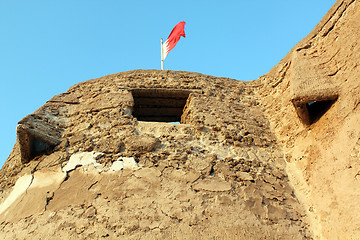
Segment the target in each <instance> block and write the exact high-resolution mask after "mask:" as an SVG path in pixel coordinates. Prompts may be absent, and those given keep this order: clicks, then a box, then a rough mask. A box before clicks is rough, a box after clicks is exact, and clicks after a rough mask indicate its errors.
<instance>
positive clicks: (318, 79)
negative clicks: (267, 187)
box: [256, 1, 360, 239]
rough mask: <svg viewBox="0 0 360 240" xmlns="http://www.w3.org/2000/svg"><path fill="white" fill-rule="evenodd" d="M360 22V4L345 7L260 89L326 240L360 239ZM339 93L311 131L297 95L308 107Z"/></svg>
mask: <svg viewBox="0 0 360 240" xmlns="http://www.w3.org/2000/svg"><path fill="white" fill-rule="evenodd" d="M358 19H360V2H359V1H337V2H336V4H335V5H334V6H333V7H332V8H331V9H330V11H329V12H328V13H327V14H326V16H325V17H324V18H323V20H322V21H321V22H320V23H319V24H318V25H317V26H316V28H315V29H314V31H313V32H311V33H310V34H309V36H307V37H306V38H305V39H304V40H302V41H301V42H300V43H299V44H297V45H296V46H295V47H294V48H293V49H292V50H291V51H290V53H289V54H288V55H287V56H286V57H285V58H284V59H283V60H282V61H281V62H280V63H279V64H278V65H277V66H276V67H274V68H273V69H272V70H271V71H270V72H269V73H268V74H266V75H264V76H263V77H261V78H260V79H259V81H257V82H256V85H257V86H258V90H256V92H257V93H259V94H260V96H261V103H260V105H261V106H262V108H263V109H264V110H265V114H266V115H267V116H268V119H269V121H270V126H271V127H270V128H271V129H273V130H274V133H275V136H276V137H277V139H278V143H279V144H280V145H281V146H282V147H283V151H284V153H285V159H286V166H287V167H286V168H287V173H288V174H289V177H290V179H291V182H292V184H293V186H294V188H295V193H296V195H297V196H298V197H299V199H300V202H302V204H303V205H304V207H305V209H306V210H307V214H308V216H309V217H310V221H311V226H312V230H313V231H314V234H315V237H316V238H319V239H359V238H360V231H359V228H358V226H359V224H360V218H359V215H358V214H357V213H358V212H359V210H360V209H359V206H360V196H359V194H358V190H357V189H359V187H360V182H359V171H360V165H359V148H358V145H359V138H360V132H359V123H360V119H359V116H360V115H359V104H358V103H359V99H360V97H359V96H360V92H359V90H360V88H359V86H360V81H359V79H360V70H359V59H360V55H359V53H360V51H359V50H360V48H359V47H360V42H359V39H360V36H359V30H360V22H359V21H358ZM299 56H300V57H299ZM294 59H295V61H294ZM300 59H301V60H300ZM299 66H300V67H299ZM300 69H304V71H299V70H300ZM305 69H306V70H305ZM308 82H310V83H311V86H310V85H308V84H307V83H308ZM294 86H300V87H302V88H303V89H302V90H301V91H300V90H298V88H297V87H294ZM307 88H310V89H311V90H309V91H304V90H306V89H307ZM333 94H336V95H337V97H336V98H335V101H334V102H332V103H331V105H329V106H327V107H325V109H318V113H319V115H318V116H317V118H316V121H314V122H312V123H311V124H310V123H306V122H305V123H304V121H302V119H301V115H300V116H299V115H298V112H297V111H296V108H295V106H294V104H293V102H292V100H293V99H294V96H295V95H296V97H298V98H299V100H300V101H302V100H303V103H306V102H307V101H314V100H319V101H320V100H323V99H326V97H327V96H331V95H333ZM323 110H324V111H323ZM315 114H316V112H315Z"/></svg>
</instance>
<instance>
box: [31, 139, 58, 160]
mask: <svg viewBox="0 0 360 240" xmlns="http://www.w3.org/2000/svg"><path fill="white" fill-rule="evenodd" d="M53 149H54V145H51V144H49V143H46V142H44V141H42V140H40V139H38V138H35V137H32V138H31V140H30V156H31V158H34V157H36V156H39V155H42V154H44V153H47V152H49V151H52V150H53Z"/></svg>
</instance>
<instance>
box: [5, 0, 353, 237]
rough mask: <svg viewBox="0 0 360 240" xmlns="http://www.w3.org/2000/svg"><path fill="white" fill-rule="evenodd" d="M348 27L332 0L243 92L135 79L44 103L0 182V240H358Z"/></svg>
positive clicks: (159, 76)
mask: <svg viewBox="0 0 360 240" xmlns="http://www.w3.org/2000/svg"><path fill="white" fill-rule="evenodd" d="M358 19H360V2H359V1H356V0H339V1H337V2H336V4H335V5H334V6H333V8H332V9H330V11H329V13H328V14H327V15H326V16H325V17H324V19H323V20H322V21H321V22H320V23H319V25H318V26H317V27H316V28H315V29H314V31H313V32H312V33H310V34H309V36H308V37H306V38H305V39H304V40H303V41H301V42H300V43H299V44H297V45H296V46H295V47H294V49H292V50H291V51H290V52H289V54H288V55H287V56H286V57H285V58H284V59H283V60H282V61H281V62H280V63H279V64H278V65H277V66H275V67H274V68H273V69H272V70H271V71H270V72H269V73H268V74H266V75H264V76H262V77H261V78H260V79H258V80H255V81H252V82H241V81H236V80H233V79H227V78H216V77H212V76H206V75H202V74H198V73H189V72H173V71H158V70H134V71H130V72H123V73H117V74H112V75H108V76H105V77H102V78H99V79H92V80H89V81H86V82H82V83H79V84H77V85H75V86H73V87H71V88H70V89H69V90H68V91H67V92H66V93H63V94H60V95H57V96H55V97H53V98H52V99H50V100H49V101H48V102H47V103H46V104H45V105H44V106H42V107H41V108H40V109H39V110H37V111H35V112H34V113H33V114H31V115H29V116H28V117H26V118H24V120H22V121H21V122H20V124H24V123H26V126H31V124H32V123H33V122H36V121H37V122H39V124H37V125H36V126H45V127H42V128H40V127H35V128H31V130H25V132H24V133H25V134H23V133H21V134H20V135H19V139H18V141H17V142H16V144H15V146H14V148H13V151H12V152H11V154H10V156H9V158H8V159H7V161H6V163H5V165H4V167H3V168H2V169H1V171H0V238H4V239H5V238H6V239H25V238H28V237H29V236H31V238H33V239H100V238H108V239H123V238H124V239H171V238H174V239H307V238H310V239H311V238H316V239H359V238H360V231H359V230H358V226H359V224H360V217H359V216H358V212H359V210H360V209H359V206H360V197H359V195H358V189H359V187H360V183H359V179H360V177H359V176H360V174H359V171H360V164H359V157H360V156H359V151H360V130H359V128H358V124H359V122H360V119H359V118H360V117H359V116H360V114H359V109H358V105H359V104H358V103H359V101H360V97H359V96H360V93H359V91H360V86H359V83H360V82H359V79H360V71H359V68H358V59H360V56H359V55H360V54H359V52H360V51H359V50H360V49H359V46H360V44H359V40H358V39H360V36H359V30H360V22H359V21H358ZM334 96H335V97H334ZM167 97H168V98H167ZM186 97H187V100H186V103H185V105H184V106H183V105H182V104H183V102H184V98H186ZM329 99H331V100H332V101H334V102H332V105H329V106H328V108H326V110H323V111H322V112H321V114H320V113H317V116H315V117H313V116H312V114H316V112H315V113H314V112H312V111H310V110H309V109H310V107H307V105H306V104H307V103H309V102H313V101H322V100H329ZM149 101H152V102H149ZM136 103H138V104H139V105H140V106H139V105H136ZM180 105H181V107H180ZM182 106H183V107H182ZM154 108H158V109H157V110H156V111H155V110H154ZM179 108H183V111H182V113H181V112H180V114H181V116H179V117H180V119H179V120H180V122H181V124H176V123H165V122H156V121H155V122H154V121H153V120H154V119H155V120H156V119H161V120H164V119H167V117H169V116H167V114H170V115H171V116H170V117H169V119H175V118H176V117H177V114H178V110H179ZM308 108H309V109H308ZM159 109H160V110H159ZM315 110H319V109H315ZM315 110H314V111H315ZM320 110H322V109H320ZM134 111H140V112H141V114H144V115H141V117H144V118H145V119H146V118H147V117H149V119H151V121H152V122H147V121H139V120H138V119H137V118H136V117H135V116H134ZM154 112H156V113H154ZM150 115H151V116H150ZM311 117H313V118H311ZM31 119H36V121H35V120H34V121H32V120H31ZM309 119H313V120H312V121H309ZM27 129H30V128H27ZM44 129H50V130H51V131H50V130H49V131H50V132H49V133H47V131H44ZM46 134H47V135H46ZM27 136H35V138H38V139H39V140H41V142H40V145H39V146H40V147H43V146H47V144H50V145H51V147H50V148H47V149H45V150H44V149H42V148H41V150H44V151H35V153H36V154H29V151H28V152H27V150H30V152H31V151H32V152H34V151H33V150H34V149H35V150H36V149H37V148H36V147H37V145H35V148H34V145H29V141H28V140H26V137H27ZM44 136H45V137H44ZM52 136H56V141H51V139H53V138H52ZM22 138H25V141H24V139H22ZM42 142H45V143H47V144H43V143H42ZM35 143H38V141H37V140H36V141H35ZM26 144H27V145H26ZM29 146H30V147H29ZM31 146H33V147H32V148H31ZM24 147H25V148H24ZM24 149H25V150H24Z"/></svg>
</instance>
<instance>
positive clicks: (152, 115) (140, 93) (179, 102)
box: [131, 88, 191, 122]
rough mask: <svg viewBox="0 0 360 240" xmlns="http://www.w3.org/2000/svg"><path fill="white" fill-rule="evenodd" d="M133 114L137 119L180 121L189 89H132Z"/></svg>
mask: <svg viewBox="0 0 360 240" xmlns="http://www.w3.org/2000/svg"><path fill="white" fill-rule="evenodd" d="M131 92H132V95H133V98H134V107H133V114H132V115H133V116H134V117H136V118H137V120H139V121H149V122H180V121H181V115H182V113H183V109H184V106H185V104H186V101H187V99H188V97H189V94H190V92H191V91H190V90H183V89H159V88H154V89H132V90H131Z"/></svg>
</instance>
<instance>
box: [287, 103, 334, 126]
mask: <svg viewBox="0 0 360 240" xmlns="http://www.w3.org/2000/svg"><path fill="white" fill-rule="evenodd" d="M336 100H337V96H330V97H328V98H327V99H324V98H321V99H320V100H313V101H301V99H293V100H292V102H293V104H294V107H295V109H296V112H297V114H298V116H299V117H300V119H301V121H302V122H303V123H305V124H307V125H311V124H313V123H315V122H317V121H318V120H319V119H320V118H321V117H322V116H323V115H324V114H325V113H326V112H327V111H328V110H329V109H330V108H331V106H332V105H333V104H334V103H335V102H336Z"/></svg>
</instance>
